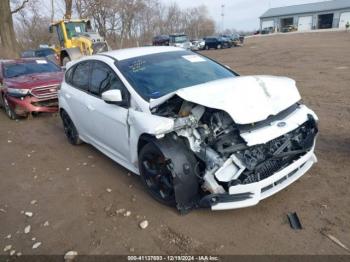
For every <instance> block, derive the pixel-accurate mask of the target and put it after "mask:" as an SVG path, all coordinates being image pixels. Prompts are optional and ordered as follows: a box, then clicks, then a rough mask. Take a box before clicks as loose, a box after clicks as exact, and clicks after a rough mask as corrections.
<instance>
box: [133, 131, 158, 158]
mask: <svg viewBox="0 0 350 262" xmlns="http://www.w3.org/2000/svg"><path fill="white" fill-rule="evenodd" d="M154 139H156V138H155V137H154V136H152V135H150V134H142V135H141V136H140V138H139V142H138V143H137V154H139V153H140V151H141V149H142V148H143V147H144V146H145V145H147V144H148V143H149V142H152V141H153V140H154Z"/></svg>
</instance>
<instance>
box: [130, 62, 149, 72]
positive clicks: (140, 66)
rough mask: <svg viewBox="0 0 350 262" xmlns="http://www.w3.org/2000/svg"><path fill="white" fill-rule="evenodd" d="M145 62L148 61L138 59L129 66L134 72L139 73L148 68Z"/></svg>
mask: <svg viewBox="0 0 350 262" xmlns="http://www.w3.org/2000/svg"><path fill="white" fill-rule="evenodd" d="M145 64H146V61H142V60H136V61H135V62H133V63H132V64H131V65H129V68H130V70H131V71H132V72H133V73H137V72H139V71H143V70H145V69H146V67H145Z"/></svg>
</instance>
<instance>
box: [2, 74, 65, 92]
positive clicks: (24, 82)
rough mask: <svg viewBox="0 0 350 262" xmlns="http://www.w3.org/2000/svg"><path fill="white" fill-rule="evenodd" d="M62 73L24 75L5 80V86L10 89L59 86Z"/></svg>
mask: <svg viewBox="0 0 350 262" xmlns="http://www.w3.org/2000/svg"><path fill="white" fill-rule="evenodd" d="M62 80H63V72H53V73H41V74H32V75H24V76H19V77H14V78H7V79H5V81H4V82H5V85H6V86H7V87H12V88H22V89H32V88H34V87H39V86H50V85H59V84H60V83H61V82H62Z"/></svg>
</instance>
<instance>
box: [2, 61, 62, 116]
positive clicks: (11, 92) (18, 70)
mask: <svg viewBox="0 0 350 262" xmlns="http://www.w3.org/2000/svg"><path fill="white" fill-rule="evenodd" d="M62 79H63V72H62V70H61V68H60V67H58V66H57V65H55V64H54V63H52V62H50V61H49V60H47V59H45V58H44V59H43V58H29V59H18V60H6V61H0V106H1V105H2V106H3V107H4V109H5V111H6V114H7V115H8V117H9V118H11V119H16V118H18V117H19V116H24V117H26V116H28V114H30V113H32V112H49V113H54V112H57V110H58V98H57V91H58V87H59V85H60V84H61V82H62Z"/></svg>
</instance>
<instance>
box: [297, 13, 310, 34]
mask: <svg viewBox="0 0 350 262" xmlns="http://www.w3.org/2000/svg"><path fill="white" fill-rule="evenodd" d="M311 29H312V16H302V17H299V21H298V31H310V30H311Z"/></svg>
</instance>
